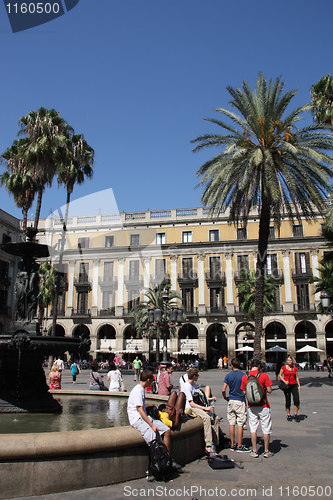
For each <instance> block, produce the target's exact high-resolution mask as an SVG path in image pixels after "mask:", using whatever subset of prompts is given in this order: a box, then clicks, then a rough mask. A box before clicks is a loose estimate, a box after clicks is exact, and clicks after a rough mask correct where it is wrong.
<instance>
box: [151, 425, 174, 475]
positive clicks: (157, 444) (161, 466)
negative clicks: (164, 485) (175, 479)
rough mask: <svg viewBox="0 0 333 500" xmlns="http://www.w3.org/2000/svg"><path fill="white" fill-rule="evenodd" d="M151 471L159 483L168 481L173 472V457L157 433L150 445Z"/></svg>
mask: <svg viewBox="0 0 333 500" xmlns="http://www.w3.org/2000/svg"><path fill="white" fill-rule="evenodd" d="M149 471H150V474H151V475H152V476H154V478H155V479H156V480H157V481H166V480H167V479H168V476H169V475H170V474H171V473H172V472H173V469H172V458H171V455H170V453H169V451H168V449H167V447H166V446H165V444H164V443H163V441H162V438H161V435H160V433H159V432H158V431H156V439H154V440H153V441H151V443H149Z"/></svg>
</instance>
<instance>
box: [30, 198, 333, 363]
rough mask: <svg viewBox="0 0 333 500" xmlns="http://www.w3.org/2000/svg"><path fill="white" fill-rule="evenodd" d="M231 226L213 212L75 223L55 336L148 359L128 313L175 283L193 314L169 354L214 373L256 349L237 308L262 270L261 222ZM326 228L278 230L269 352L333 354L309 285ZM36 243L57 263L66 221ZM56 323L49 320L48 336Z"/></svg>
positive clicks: (45, 228)
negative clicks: (247, 279)
mask: <svg viewBox="0 0 333 500" xmlns="http://www.w3.org/2000/svg"><path fill="white" fill-rule="evenodd" d="M228 218H229V209H226V210H225V211H224V212H223V213H221V214H219V215H218V216H217V217H214V218H212V217H211V216H210V214H209V210H207V209H205V208H190V209H170V210H161V211H144V212H131V213H121V214H105V215H103V214H100V215H91V216H82V217H71V218H70V219H69V221H68V225H67V232H66V234H65V252H64V255H63V265H62V269H61V272H62V273H63V276H64V280H63V286H62V295H61V297H60V300H59V304H58V320H57V333H58V334H61V335H63V334H65V335H74V336H75V335H86V336H89V337H90V340H91V350H92V351H94V352H95V355H99V353H100V354H103V353H108V352H110V353H115V352H122V351H127V352H132V353H134V352H139V353H143V354H145V355H146V354H147V352H148V339H146V338H140V337H137V335H136V332H135V331H134V329H133V319H132V318H131V316H130V314H129V312H130V310H131V308H132V306H133V305H134V304H135V303H136V302H137V301H138V300H142V299H143V292H144V289H146V288H148V287H152V288H153V287H155V286H156V285H157V284H160V283H167V282H168V283H170V284H171V288H172V289H173V290H177V291H178V292H180V294H181V295H182V298H183V305H184V307H185V313H186V321H185V323H184V324H183V325H182V326H181V327H179V328H178V329H177V332H176V334H175V335H174V336H171V338H169V339H168V353H169V355H173V356H177V353H184V354H189V355H191V354H193V356H197V355H199V356H202V357H203V358H205V359H207V360H208V363H209V365H210V366H215V365H216V363H217V359H218V357H219V356H220V355H224V354H227V355H228V357H232V356H234V354H235V349H240V348H241V347H245V346H246V345H248V346H251V345H252V344H253V329H254V322H253V321H251V320H250V319H249V318H246V317H245V316H244V314H243V312H242V311H241V309H240V307H239V303H238V289H237V285H238V284H239V283H240V281H241V279H242V272H243V271H245V270H254V269H255V264H256V252H257V243H258V241H257V238H258V226H259V216H258V213H257V212H255V211H253V212H252V213H251V215H250V218H249V220H248V224H247V226H246V227H244V226H242V225H240V226H238V227H236V226H235V225H233V224H231V223H230V222H229V221H228ZM323 222H324V221H323V220H322V218H321V217H320V216H319V215H318V217H316V218H314V219H313V220H312V221H310V222H309V221H306V220H305V219H303V218H302V220H301V221H298V222H295V221H294V222H293V221H291V220H289V218H288V217H287V216H286V217H284V218H283V219H282V223H281V227H280V228H279V230H278V228H276V227H274V225H272V226H271V232H270V239H269V245H268V255H267V266H266V272H267V274H268V275H271V276H272V277H273V279H274V281H275V283H276V284H277V291H276V297H275V303H274V304H273V309H272V311H271V313H269V314H268V315H267V316H265V317H264V325H263V326H264V328H263V333H262V350H263V351H266V350H267V349H268V348H270V347H272V346H274V345H280V346H281V347H284V348H286V349H287V350H288V352H291V353H292V354H295V353H296V351H297V350H298V349H300V348H301V347H303V346H305V345H311V346H314V347H317V348H319V349H322V352H321V357H322V358H323V357H325V356H326V354H331V355H333V321H332V320H331V317H330V316H329V315H325V314H321V313H319V310H318V305H319V303H320V294H315V293H314V286H313V284H312V283H311V279H312V277H313V276H319V270H318V266H319V261H320V260H321V258H322V257H323V254H324V252H326V251H329V248H328V247H327V243H326V241H325V240H324V238H323V236H322V224H323ZM38 238H39V241H40V242H41V243H46V244H48V245H50V246H51V247H52V248H53V249H54V252H53V253H54V255H53V261H54V263H57V261H58V260H59V254H58V253H57V252H58V250H59V249H60V248H61V238H62V223H61V220H60V219H57V218H48V219H45V220H42V221H41V222H40V233H39V235H38ZM51 323H52V311H48V316H47V319H46V323H45V328H46V329H47V330H48V329H49V328H50V327H51ZM237 352H239V351H237ZM195 353H198V354H195ZM239 355H240V356H241V357H242V356H243V355H244V353H242V352H240V354H239ZM267 359H269V356H267Z"/></svg>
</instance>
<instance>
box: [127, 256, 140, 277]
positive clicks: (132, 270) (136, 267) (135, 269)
mask: <svg viewBox="0 0 333 500" xmlns="http://www.w3.org/2000/svg"><path fill="white" fill-rule="evenodd" d="M139 276H140V261H139V260H130V262H129V278H130V279H132V280H134V279H136V280H138V279H139Z"/></svg>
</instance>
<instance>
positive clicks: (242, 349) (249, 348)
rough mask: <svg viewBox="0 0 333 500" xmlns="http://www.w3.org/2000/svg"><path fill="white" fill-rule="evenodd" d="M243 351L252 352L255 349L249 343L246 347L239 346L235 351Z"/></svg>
mask: <svg viewBox="0 0 333 500" xmlns="http://www.w3.org/2000/svg"><path fill="white" fill-rule="evenodd" d="M241 351H246V352H252V351H254V349H253V347H250V346H248V345H246V346H244V347H238V349H235V352H241Z"/></svg>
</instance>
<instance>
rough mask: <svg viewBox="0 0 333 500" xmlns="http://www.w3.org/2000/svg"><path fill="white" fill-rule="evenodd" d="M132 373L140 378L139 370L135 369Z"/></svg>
mask: <svg viewBox="0 0 333 500" xmlns="http://www.w3.org/2000/svg"><path fill="white" fill-rule="evenodd" d="M134 373H135V375H137V376H138V377H139V376H140V368H135V370H134Z"/></svg>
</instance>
